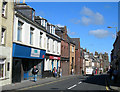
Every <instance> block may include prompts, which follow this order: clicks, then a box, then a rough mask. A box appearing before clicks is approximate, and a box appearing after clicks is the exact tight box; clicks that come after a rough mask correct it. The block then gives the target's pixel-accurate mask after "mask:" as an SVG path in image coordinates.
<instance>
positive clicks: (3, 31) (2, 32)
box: [1, 28, 6, 45]
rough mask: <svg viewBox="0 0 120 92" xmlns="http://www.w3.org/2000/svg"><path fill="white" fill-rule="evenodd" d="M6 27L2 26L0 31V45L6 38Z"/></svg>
mask: <svg viewBox="0 0 120 92" xmlns="http://www.w3.org/2000/svg"><path fill="white" fill-rule="evenodd" d="M5 33H6V29H5V28H2V31H1V45H5V38H6V35H5Z"/></svg>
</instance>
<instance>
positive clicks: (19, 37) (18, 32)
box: [17, 21, 23, 41]
mask: <svg viewBox="0 0 120 92" xmlns="http://www.w3.org/2000/svg"><path fill="white" fill-rule="evenodd" d="M22 25H23V23H22V22H20V21H18V30H17V41H22Z"/></svg>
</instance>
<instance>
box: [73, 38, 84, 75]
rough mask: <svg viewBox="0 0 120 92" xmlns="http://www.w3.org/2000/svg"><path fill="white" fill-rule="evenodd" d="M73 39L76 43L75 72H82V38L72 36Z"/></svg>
mask: <svg viewBox="0 0 120 92" xmlns="http://www.w3.org/2000/svg"><path fill="white" fill-rule="evenodd" d="M72 41H73V42H74V43H75V45H76V47H75V74H81V71H82V67H83V66H82V65H81V64H82V62H81V60H80V38H72Z"/></svg>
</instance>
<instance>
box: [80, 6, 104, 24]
mask: <svg viewBox="0 0 120 92" xmlns="http://www.w3.org/2000/svg"><path fill="white" fill-rule="evenodd" d="M80 14H81V15H82V18H81V23H82V24H83V25H91V24H95V25H102V24H104V17H103V15H102V14H100V13H99V12H93V11H92V10H91V9H89V8H87V7H85V6H84V7H83V9H82V10H81V12H80Z"/></svg>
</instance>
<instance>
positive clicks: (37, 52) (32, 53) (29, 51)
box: [12, 43, 46, 59]
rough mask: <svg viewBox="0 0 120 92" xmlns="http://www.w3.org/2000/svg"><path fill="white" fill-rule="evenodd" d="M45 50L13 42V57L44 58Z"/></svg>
mask: <svg viewBox="0 0 120 92" xmlns="http://www.w3.org/2000/svg"><path fill="white" fill-rule="evenodd" d="M45 53H46V51H45V50H41V49H36V48H32V47H28V46H25V45H21V44H16V43H13V53H12V56H13V57H18V58H30V59H44V58H45Z"/></svg>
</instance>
